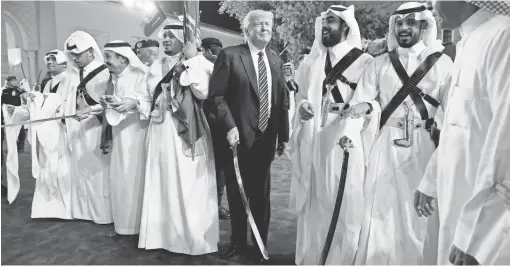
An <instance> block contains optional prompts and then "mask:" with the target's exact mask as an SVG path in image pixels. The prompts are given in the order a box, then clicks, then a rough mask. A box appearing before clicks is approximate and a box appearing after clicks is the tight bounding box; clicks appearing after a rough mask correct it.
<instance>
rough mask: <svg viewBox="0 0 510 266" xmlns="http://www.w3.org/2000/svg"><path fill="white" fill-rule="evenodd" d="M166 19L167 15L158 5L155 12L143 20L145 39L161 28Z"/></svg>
mask: <svg viewBox="0 0 510 266" xmlns="http://www.w3.org/2000/svg"><path fill="white" fill-rule="evenodd" d="M165 19H166V16H165V13H164V12H163V10H161V8H160V6H159V4H156V9H155V10H154V12H152V13H149V14H146V15H145V17H144V18H143V20H142V23H141V26H142V28H143V34H144V35H145V37H149V36H151V35H152V34H153V33H154V32H155V31H156V30H157V29H158V28H159V26H161V24H162V23H163V21H165Z"/></svg>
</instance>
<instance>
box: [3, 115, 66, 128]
mask: <svg viewBox="0 0 510 266" xmlns="http://www.w3.org/2000/svg"><path fill="white" fill-rule="evenodd" d="M75 116H76V115H65V116H59V117H51V118H44V119H39V120H31V121H23V122H18V123H14V124H8V125H2V128H4V127H13V126H19V125H29V124H36V123H42V122H48V121H53V120H61V119H66V118H74V117H75Z"/></svg>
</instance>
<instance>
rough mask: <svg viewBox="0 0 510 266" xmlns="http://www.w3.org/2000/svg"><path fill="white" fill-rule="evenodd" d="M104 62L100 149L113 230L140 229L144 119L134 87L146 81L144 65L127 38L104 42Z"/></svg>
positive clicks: (129, 231) (124, 232)
mask: <svg viewBox="0 0 510 266" xmlns="http://www.w3.org/2000/svg"><path fill="white" fill-rule="evenodd" d="M104 57H105V64H106V66H107V67H108V69H109V70H110V75H111V77H110V80H109V81H108V86H107V90H106V95H105V96H103V97H101V98H100V103H101V105H102V107H103V109H104V111H103V112H104V117H105V118H106V119H104V118H103V132H102V137H101V149H103V151H104V152H105V153H109V152H110V150H111V158H110V172H109V178H110V189H111V199H112V212H113V223H114V226H115V232H117V233H118V234H121V235H133V234H138V233H139V232H140V219H141V216H142V199H143V185H144V182H143V180H144V175H145V156H146V149H145V137H146V135H147V126H148V124H149V123H148V121H146V120H144V121H142V120H140V115H139V113H138V112H137V111H136V107H137V101H139V100H140V97H139V94H138V93H137V90H139V89H141V88H144V87H145V86H147V85H146V80H145V74H146V71H145V70H146V68H147V67H146V66H145V65H144V64H143V63H142V62H141V61H140V59H138V57H137V56H136V55H135V53H134V52H133V50H132V49H131V46H130V44H129V43H127V42H123V41H112V42H109V43H107V44H106V45H105V46H104Z"/></svg>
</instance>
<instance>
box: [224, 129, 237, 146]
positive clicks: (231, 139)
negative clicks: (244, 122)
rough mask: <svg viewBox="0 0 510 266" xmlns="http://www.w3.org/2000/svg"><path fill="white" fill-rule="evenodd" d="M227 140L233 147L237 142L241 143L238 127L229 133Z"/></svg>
mask: <svg viewBox="0 0 510 266" xmlns="http://www.w3.org/2000/svg"><path fill="white" fill-rule="evenodd" d="M227 141H228V144H229V145H230V147H233V146H234V145H235V144H238V143H239V131H238V130H237V127H234V128H232V129H231V130H230V131H229V132H228V133H227Z"/></svg>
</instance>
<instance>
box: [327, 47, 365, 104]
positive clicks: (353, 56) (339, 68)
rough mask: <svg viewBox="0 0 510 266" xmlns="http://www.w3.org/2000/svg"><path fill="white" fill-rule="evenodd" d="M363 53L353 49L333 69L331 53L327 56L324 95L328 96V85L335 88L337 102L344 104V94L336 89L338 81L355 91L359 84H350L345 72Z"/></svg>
mask: <svg viewBox="0 0 510 266" xmlns="http://www.w3.org/2000/svg"><path fill="white" fill-rule="evenodd" d="M362 54H363V51H361V50H360V49H358V48H352V49H351V50H350V51H349V52H348V53H347V54H346V55H345V56H344V57H342V59H340V61H339V62H338V63H337V64H336V65H335V67H333V68H331V59H330V58H329V53H328V54H327V55H326V66H325V67H324V71H325V72H326V79H324V81H323V82H322V95H324V94H326V92H327V88H326V85H332V86H335V87H334V88H333V90H332V91H331V94H332V95H333V98H334V99H335V102H337V103H343V102H344V100H343V98H342V94H340V91H339V90H338V88H337V87H336V80H340V81H341V82H342V83H345V84H347V85H348V86H349V87H351V89H353V90H355V89H356V86H357V84H356V83H350V82H349V81H347V79H346V78H345V77H344V76H343V74H344V72H345V70H347V69H348V68H349V67H350V66H351V65H352V64H353V63H354V62H355V61H356V60H357V59H358V58H359V57H360V56H361V55H362Z"/></svg>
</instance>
